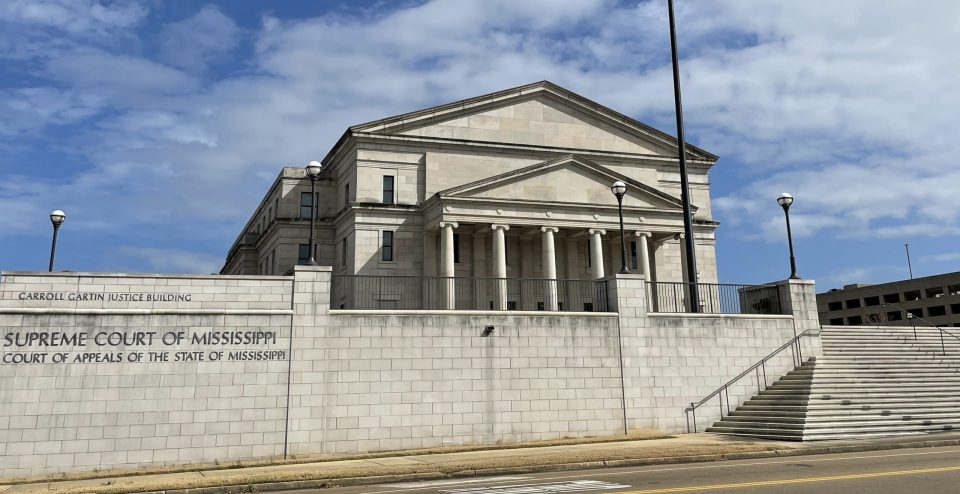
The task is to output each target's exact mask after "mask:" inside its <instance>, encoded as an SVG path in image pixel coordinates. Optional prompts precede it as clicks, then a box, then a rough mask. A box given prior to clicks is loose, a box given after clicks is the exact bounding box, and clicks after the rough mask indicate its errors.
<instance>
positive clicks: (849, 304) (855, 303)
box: [847, 298, 860, 309]
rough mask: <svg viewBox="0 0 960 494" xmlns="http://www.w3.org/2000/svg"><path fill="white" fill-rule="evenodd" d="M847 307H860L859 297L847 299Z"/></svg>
mask: <svg viewBox="0 0 960 494" xmlns="http://www.w3.org/2000/svg"><path fill="white" fill-rule="evenodd" d="M847 308H848V309H859V308H860V299H858V298H855V299H853V300H847Z"/></svg>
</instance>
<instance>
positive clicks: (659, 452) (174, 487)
mask: <svg viewBox="0 0 960 494" xmlns="http://www.w3.org/2000/svg"><path fill="white" fill-rule="evenodd" d="M955 445H960V432H958V433H945V434H932V435H911V436H900V437H895V438H884V439H875V440H858V441H820V442H809V443H794V442H778V441H764V440H751V439H745V438H737V437H731V436H720V435H714V434H684V435H679V436H676V437H672V438H667V439H647V440H630V441H609V440H608V441H607V442H592V443H579V444H570V445H559V446H535V447H518V448H510V449H492V450H489V449H488V450H476V451H457V452H443V450H435V452H431V453H429V454H421V453H418V452H405V453H401V454H397V455H395V456H387V455H383V456H377V457H369V458H354V459H339V460H338V459H333V458H331V459H324V460H317V461H314V460H309V461H302V462H296V463H294V462H282V463H279V464H274V465H261V466H247V467H234V468H230V467H223V466H221V467H214V468H209V469H202V470H187V468H188V467H183V466H181V467H176V468H181V469H182V471H178V472H169V471H167V472H162V471H161V472H156V471H155V472H152V473H147V472H144V473H139V474H131V472H126V475H118V476H115V477H105V476H104V475H109V474H99V475H100V477H99V478H89V477H88V478H76V477H75V478H73V479H63V480H51V479H45V480H42V479H30V481H25V482H21V483H10V482H8V483H3V482H2V481H0V493H3V494H14V493H16V494H19V493H27V492H31V493H32V492H42V493H54V492H56V493H64V494H67V493H69V494H73V493H93V492H95V493H101V494H109V493H126V492H141V493H142V492H164V493H166V494H179V493H183V494H186V493H191V494H194V493H195V494H206V493H213V492H238V491H239V490H240V488H242V487H248V486H250V485H252V484H256V486H257V487H256V489H257V491H258V492H265V491H276V490H284V489H297V488H310V487H318V486H331V485H356V484H361V483H378V482H399V481H411V480H425V479H437V478H448V477H464V476H474V475H484V474H504V473H525V472H533V471H546V470H560V469H569V468H585V467H603V466H628V465H649V464H661V463H681V462H691V461H717V460H721V459H737V458H761V457H770V456H785V455H795V454H819V453H830V452H847V451H868V450H880V449H893V448H903V447H919V446H955ZM120 473H123V472H114V474H120ZM226 486H234V488H232V489H225V487H226ZM247 492H249V491H247Z"/></svg>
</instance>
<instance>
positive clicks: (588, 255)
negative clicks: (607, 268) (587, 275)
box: [587, 238, 593, 268]
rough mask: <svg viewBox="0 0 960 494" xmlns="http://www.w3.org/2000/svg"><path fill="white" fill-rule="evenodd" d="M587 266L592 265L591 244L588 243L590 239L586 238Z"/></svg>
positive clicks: (590, 266)
mask: <svg viewBox="0 0 960 494" xmlns="http://www.w3.org/2000/svg"><path fill="white" fill-rule="evenodd" d="M587 267H588V268H592V267H593V246H592V245H590V239H589V238H588V239H587Z"/></svg>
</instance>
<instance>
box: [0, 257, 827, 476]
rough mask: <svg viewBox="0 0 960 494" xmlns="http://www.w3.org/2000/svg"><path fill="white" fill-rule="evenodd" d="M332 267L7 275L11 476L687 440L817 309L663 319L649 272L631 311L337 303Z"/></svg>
mask: <svg viewBox="0 0 960 494" xmlns="http://www.w3.org/2000/svg"><path fill="white" fill-rule="evenodd" d="M330 278H331V270H330V268H329V267H308V266H297V267H296V268H295V270H294V272H293V276H287V277H239V276H160V275H124V274H90V273H49V274H48V273H9V274H5V275H4V277H3V278H2V280H0V475H2V476H3V477H15V476H24V475H35V474H41V473H49V472H63V471H76V470H85V469H93V468H100V469H104V468H131V467H137V466H143V465H158V464H174V463H187V462H202V461H208V462H209V461H214V460H219V461H226V460H237V459H251V458H262V457H278V456H283V455H289V454H295V455H308V454H318V453H345V452H360V451H378V450H389V449H406V448H421V447H432V446H441V445H454V444H457V445H459V444H480V443H498V442H500V443H510V442H519V441H528V440H537V439H549V438H556V437H564V436H583V435H602V434H616V433H622V432H623V427H624V419H626V422H627V427H629V428H636V427H658V428H661V429H663V430H665V431H668V432H683V431H684V430H686V414H685V412H684V409H685V408H686V407H687V406H688V405H689V403H690V402H693V401H697V400H698V399H700V398H701V397H702V396H704V395H705V394H707V393H709V392H710V391H712V390H713V389H715V388H716V387H717V386H719V385H720V384H722V383H723V382H725V381H726V380H728V379H729V378H730V377H732V376H734V375H736V374H737V373H739V372H740V371H741V370H743V369H744V368H746V367H748V366H750V365H751V364H753V363H754V362H756V361H757V360H758V359H759V358H760V357H762V356H764V355H766V354H768V353H769V352H770V351H772V350H773V349H775V348H776V347H778V346H779V345H781V344H783V343H784V342H786V341H789V340H790V338H792V337H793V334H794V322H795V321H797V322H798V323H799V324H801V325H810V321H814V322H815V321H816V312H815V305H814V306H813V307H814V309H812V310H813V312H812V315H811V314H808V312H810V310H811V309H810V307H809V306H810V304H809V303H808V302H809V300H807V299H810V300H812V293H813V291H812V285H808V284H806V283H798V282H791V283H786V284H784V289H783V293H784V296H785V297H789V298H791V302H790V303H789V304H788V305H787V307H788V308H789V309H790V310H791V311H792V313H794V314H795V315H796V317H794V316H793V315H788V316H700V317H693V316H689V315H663V314H651V313H648V311H647V308H646V299H647V297H646V293H645V282H644V280H643V278H642V277H641V276H635V275H633V276H632V275H615V276H612V277H609V278H608V279H607V286H608V290H609V297H608V298H609V300H610V303H611V305H612V306H613V308H614V309H615V310H617V312H616V313H614V312H610V313H562V314H559V313H558V314H546V313H542V312H510V313H497V312H450V311H438V312H427V311H395V312H374V311H367V312H362V311H343V310H330V297H331V295H330V287H331V284H330ZM808 291H809V292H810V294H809V295H810V297H807V292H808ZM811 318H812V319H811ZM487 327H492V328H493V331H492V333H491V332H487V331H485V329H486V328H487ZM797 329H798V330H802V329H803V328H802V327H799V328H797ZM224 339H226V340H227V341H226V343H224V342H223V341H222V340H224ZM808 351H809V352H811V353H810V354H807V353H806V352H808ZM804 352H805V356H809V355H812V354H814V353H815V349H808V350H806V349H805V350H804ZM791 362H792V357H791V356H790V355H789V354H785V355H784V356H782V357H780V358H778V359H775V360H773V361H771V365H770V366H769V367H767V368H766V369H767V376H768V381H769V382H772V380H773V379H774V378H775V376H776V375H778V373H782V372H783V371H785V370H786V369H787V368H788V367H789V366H790V365H792V364H791ZM621 369H622V370H621ZM621 372H622V373H623V374H622V376H623V379H621ZM751 383H752V382H747V383H745V384H743V387H742V389H740V388H738V389H736V390H734V391H733V392H732V393H731V397H732V400H734V401H736V400H739V399H740V398H741V397H742V396H747V395H748V394H749V393H751V391H750V386H751V385H752V384H751ZM735 404H736V403H733V404H732V405H735ZM709 408H710V409H715V408H718V407H716V406H711V407H709ZM698 420H699V424H700V428H701V430H702V428H703V426H704V425H705V424H706V423H707V422H708V421H709V420H712V419H711V418H710V417H709V416H708V414H706V413H705V414H703V415H700V414H699V412H698Z"/></svg>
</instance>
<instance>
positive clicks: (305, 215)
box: [300, 192, 313, 220]
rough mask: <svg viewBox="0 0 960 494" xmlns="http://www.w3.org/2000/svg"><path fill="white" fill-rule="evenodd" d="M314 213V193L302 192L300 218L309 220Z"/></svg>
mask: <svg viewBox="0 0 960 494" xmlns="http://www.w3.org/2000/svg"><path fill="white" fill-rule="evenodd" d="M312 214H313V195H312V194H310V193H309V192H301V193H300V218H301V219H305V220H309V219H310V215H312Z"/></svg>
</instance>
